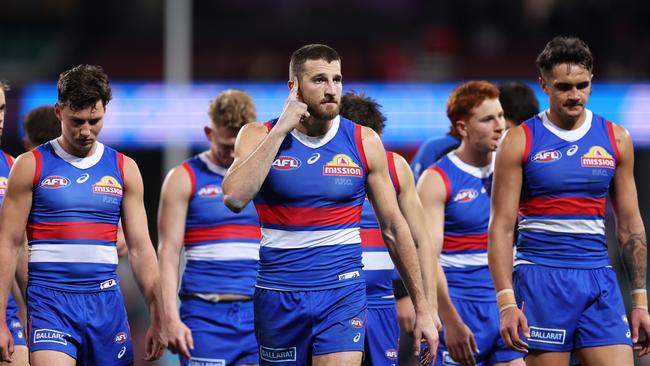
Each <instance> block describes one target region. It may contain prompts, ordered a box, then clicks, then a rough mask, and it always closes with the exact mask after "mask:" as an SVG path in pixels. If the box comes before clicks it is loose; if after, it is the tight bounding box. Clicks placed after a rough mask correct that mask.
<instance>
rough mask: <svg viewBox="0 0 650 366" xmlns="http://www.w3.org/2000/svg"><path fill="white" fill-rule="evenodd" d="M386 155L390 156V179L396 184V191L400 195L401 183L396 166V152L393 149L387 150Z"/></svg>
mask: <svg viewBox="0 0 650 366" xmlns="http://www.w3.org/2000/svg"><path fill="white" fill-rule="evenodd" d="M386 157H387V158H388V172H390V179H391V180H392V181H393V184H394V185H395V191H396V192H397V195H398V196H399V192H400V184H399V175H397V168H396V167H395V153H394V152H392V151H387V152H386Z"/></svg>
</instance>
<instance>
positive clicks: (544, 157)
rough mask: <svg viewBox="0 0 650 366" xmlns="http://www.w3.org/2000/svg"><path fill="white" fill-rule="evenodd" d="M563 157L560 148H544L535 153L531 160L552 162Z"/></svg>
mask: <svg viewBox="0 0 650 366" xmlns="http://www.w3.org/2000/svg"><path fill="white" fill-rule="evenodd" d="M561 158H562V153H561V152H560V151H558V150H543V151H540V152H538V153H537V154H535V156H533V158H532V159H531V160H532V161H534V162H535V163H552V162H554V161H557V160H560V159H561Z"/></svg>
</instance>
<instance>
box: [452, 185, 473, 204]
mask: <svg viewBox="0 0 650 366" xmlns="http://www.w3.org/2000/svg"><path fill="white" fill-rule="evenodd" d="M476 197H478V192H477V191H476V190H475V189H472V188H466V189H461V190H460V191H458V193H456V196H454V202H460V203H465V202H470V201H473V200H474V199H475V198H476Z"/></svg>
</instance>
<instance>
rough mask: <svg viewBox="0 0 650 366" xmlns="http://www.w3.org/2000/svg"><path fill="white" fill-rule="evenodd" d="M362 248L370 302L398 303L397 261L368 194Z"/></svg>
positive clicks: (391, 160)
mask: <svg viewBox="0 0 650 366" xmlns="http://www.w3.org/2000/svg"><path fill="white" fill-rule="evenodd" d="M394 154H395V153H394V152H392V151H387V152H386V157H387V159H388V171H389V172H390V179H391V181H392V183H393V188H395V192H396V193H397V195H399V178H398V177H397V170H396V169H395V159H394ZM361 248H362V250H363V253H362V261H363V273H364V276H365V277H366V298H367V299H368V306H369V307H386V306H394V305H395V294H394V293H393V271H394V270H395V265H394V264H393V260H392V259H391V258H390V255H389V254H388V248H386V245H385V244H384V239H383V238H382V236H381V229H380V227H379V223H378V222H377V216H376V215H375V211H374V210H373V208H372V205H371V204H370V201H369V200H368V199H367V198H366V199H365V200H364V201H363V209H362V211H361Z"/></svg>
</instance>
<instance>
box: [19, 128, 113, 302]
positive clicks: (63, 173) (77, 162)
mask: <svg viewBox="0 0 650 366" xmlns="http://www.w3.org/2000/svg"><path fill="white" fill-rule="evenodd" d="M32 153H33V154H34V157H35V160H36V169H35V172H34V188H33V199H32V209H31V211H30V214H29V219H28V222H27V239H28V241H29V283H30V284H36V285H41V286H45V287H50V288H53V289H57V290H62V291H74V292H94V291H100V290H117V286H116V284H117V273H116V268H117V251H116V248H115V242H116V239H117V224H118V221H119V219H120V212H121V209H122V195H123V187H124V178H123V164H124V157H123V155H122V154H120V153H118V152H117V151H115V150H113V149H111V148H109V147H107V146H104V145H103V144H101V143H97V148H96V151H95V153H94V154H93V156H90V157H87V158H83V159H81V158H77V157H74V156H71V155H70V154H68V153H66V152H65V151H64V150H63V148H61V146H60V145H59V144H58V142H57V141H56V140H52V141H50V142H47V143H45V144H43V145H41V146H39V147H38V148H36V149H34V150H32Z"/></svg>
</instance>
